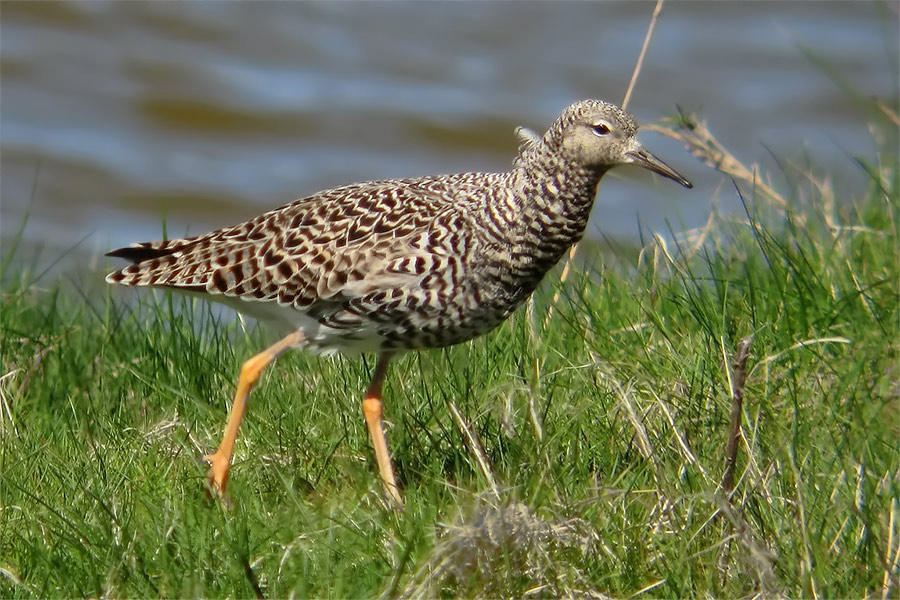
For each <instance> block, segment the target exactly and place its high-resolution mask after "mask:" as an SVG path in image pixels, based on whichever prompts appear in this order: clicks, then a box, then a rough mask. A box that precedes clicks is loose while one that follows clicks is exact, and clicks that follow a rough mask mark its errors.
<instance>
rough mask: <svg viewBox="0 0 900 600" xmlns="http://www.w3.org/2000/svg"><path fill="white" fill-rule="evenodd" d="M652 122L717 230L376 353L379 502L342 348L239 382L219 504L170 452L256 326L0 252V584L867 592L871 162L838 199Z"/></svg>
mask: <svg viewBox="0 0 900 600" xmlns="http://www.w3.org/2000/svg"><path fill="white" fill-rule="evenodd" d="M682 122H683V123H684V124H685V125H686V127H685V128H684V129H681V130H679V131H677V132H675V133H674V135H682V136H694V137H693V138H690V140H689V139H688V138H687V137H685V138H684V140H685V141H686V142H689V143H692V144H693V145H692V148H693V149H694V151H695V152H696V153H697V154H698V156H700V157H701V158H703V159H704V160H706V161H708V162H711V163H713V164H718V165H719V167H720V168H722V169H723V170H726V171H728V172H730V173H731V174H732V175H733V176H734V177H735V186H736V188H735V190H736V193H738V194H741V197H742V198H743V200H744V205H745V208H746V211H745V214H744V215H742V216H740V217H739V218H725V217H722V216H719V215H716V214H713V215H711V216H710V219H709V221H708V223H707V224H706V226H705V227H703V228H700V229H698V230H696V231H689V232H685V233H680V234H677V235H673V236H670V237H669V238H668V239H667V238H664V237H662V236H656V237H654V238H653V239H652V240H651V241H650V243H648V244H647V245H646V246H645V247H644V248H643V249H642V251H641V252H640V255H639V256H638V258H637V260H636V261H630V262H631V264H630V266H627V263H628V262H629V261H628V260H627V259H624V258H622V257H618V258H614V259H613V260H612V261H611V262H613V263H614V264H615V265H616V266H609V265H607V264H606V263H605V262H603V261H601V262H599V263H597V264H595V265H593V266H592V267H591V268H588V269H586V270H584V271H582V272H581V273H580V274H579V275H577V276H573V277H570V279H569V280H568V281H567V282H566V284H565V286H563V287H561V288H559V289H560V290H561V294H562V298H561V301H560V302H559V303H557V304H555V306H556V308H555V310H554V312H553V317H552V318H551V319H550V320H549V321H548V322H546V323H545V322H544V321H545V320H544V315H546V314H547V312H548V310H549V308H548V307H549V305H550V304H551V303H552V302H553V299H552V297H553V292H554V291H555V290H554V286H552V285H550V284H548V285H547V286H545V287H544V288H543V289H542V290H541V291H540V292H539V293H538V295H537V296H536V297H535V299H534V300H533V301H532V302H531V303H530V304H529V305H528V306H527V307H526V308H524V309H523V310H521V311H519V312H518V313H517V314H516V315H515V317H514V318H512V319H511V320H510V321H509V322H508V323H506V324H504V325H503V326H501V327H500V328H499V329H498V331H496V332H494V333H492V334H490V335H488V336H485V337H484V338H481V339H479V340H475V341H473V342H471V343H468V344H464V345H461V346H458V347H454V348H449V349H445V350H436V351H430V352H420V353H412V354H408V355H406V356H405V357H404V358H402V359H400V360H398V361H397V362H396V364H394V365H393V366H392V369H391V372H390V373H389V375H388V381H387V385H386V389H385V394H386V396H385V397H386V413H387V419H388V429H389V432H388V433H389V438H390V441H391V444H392V452H393V456H394V459H395V461H396V467H397V471H398V475H399V478H400V482H401V485H402V486H403V487H404V493H405V497H406V502H407V506H406V510H405V512H404V513H402V514H396V513H394V512H393V511H391V510H389V509H387V508H386V507H385V506H384V504H383V502H382V500H381V496H380V494H381V491H380V483H379V481H378V476H377V472H376V470H375V468H374V465H373V461H372V459H371V450H370V446H369V441H368V439H367V434H366V429H365V426H364V424H363V420H362V419H361V415H360V408H359V400H360V399H361V393H362V391H363V390H364V389H365V385H366V383H367V380H368V376H369V373H370V371H371V369H372V368H373V367H374V361H373V360H371V357H364V358H363V359H358V358H357V359H352V358H351V359H345V358H331V359H325V358H316V357H312V356H308V355H305V354H302V353H292V354H289V355H286V356H284V357H283V358H281V359H279V361H278V363H277V364H276V365H274V366H273V367H271V368H270V369H269V370H268V371H267V373H266V375H265V376H264V378H263V380H262V381H261V382H260V385H259V386H258V387H257V389H256V390H255V392H254V394H253V396H252V398H251V402H250V407H249V412H248V415H247V418H246V419H245V422H244V425H243V427H242V431H241V436H240V437H239V439H238V447H237V455H236V464H235V467H234V470H233V472H232V478H231V481H230V486H231V493H232V497H233V500H234V503H233V504H234V505H233V507H232V509H231V510H225V509H224V508H223V507H222V506H221V505H219V504H217V503H209V502H207V501H206V500H205V499H204V494H203V478H204V472H205V469H204V467H203V466H202V465H201V464H200V461H199V457H200V456H202V455H203V454H204V453H205V452H207V451H209V450H211V449H213V448H214V447H215V445H216V443H217V442H218V438H219V435H220V433H221V428H222V427H223V425H224V419H225V414H226V409H227V406H228V404H229V402H230V397H229V396H230V394H231V393H232V392H233V390H234V385H235V379H236V374H237V370H238V368H239V365H240V363H241V361H242V360H243V359H245V358H247V357H248V356H250V355H251V354H253V353H254V352H255V351H257V350H258V349H260V348H261V347H263V346H264V345H265V343H266V340H264V339H263V338H264V336H265V335H266V334H265V332H263V331H259V330H256V329H252V328H251V329H249V330H248V329H246V328H244V327H243V323H242V322H241V321H235V320H233V319H231V318H229V317H228V313H223V312H219V311H216V310H213V309H211V308H210V307H209V306H208V305H207V304H205V303H203V302H200V301H196V300H192V299H186V298H182V297H179V296H173V295H170V294H166V293H161V292H155V293H142V294H138V295H130V296H129V295H128V294H126V293H125V292H123V291H122V290H108V289H106V288H104V287H102V286H101V285H100V284H99V281H100V280H101V278H100V275H99V274H97V275H96V277H95V278H93V279H88V278H86V279H81V280H79V281H77V282H76V281H73V280H71V279H61V280H59V281H56V282H51V283H42V280H40V279H37V280H35V277H34V276H33V273H34V272H33V271H32V270H29V269H27V268H21V267H16V268H13V267H12V266H11V264H12V263H11V262H10V261H11V260H12V259H13V258H14V256H12V255H10V256H9V257H8V258H6V259H5V262H4V264H3V265H2V268H0V272H2V273H3V274H4V276H3V281H2V298H0V305H2V311H0V363H2V364H0V596H3V597H14V598H16V597H45V596H106V597H109V596H241V597H246V596H253V595H263V596H267V597H286V596H291V595H293V596H299V597H322V596H329V597H372V596H377V595H380V594H383V595H385V596H403V597H433V596H463V597H500V596H506V597H525V596H588V597H625V596H634V595H639V594H645V595H649V596H660V597H684V596H717V597H718V596H730V597H738V596H741V597H746V596H753V595H785V596H804V597H819V596H823V597H850V596H852V597H859V596H867V597H869V596H873V597H881V598H887V597H891V596H894V595H896V593H897V588H898V575H900V573H898V558H900V525H898V522H900V518H898V517H900V515H898V514H897V513H898V507H900V500H898V499H900V478H898V472H900V450H898V441H897V440H898V439H900V431H898V423H900V418H898V416H900V415H898V408H900V402H898V396H900V384H898V335H897V333H898V323H900V321H898V319H900V310H898V304H900V303H898V281H900V269H898V249H900V246H898V235H897V232H898V214H897V209H898V205H900V203H898V188H900V186H898V177H900V175H898V170H897V168H896V165H897V158H896V156H893V155H891V154H889V153H888V152H885V153H884V154H883V155H881V156H879V157H877V158H876V159H875V160H872V161H869V162H866V161H863V160H860V162H859V164H860V168H863V169H864V170H865V171H866V172H867V173H868V174H869V175H870V186H869V189H868V190H867V191H866V192H865V193H864V194H861V195H860V196H859V197H858V198H854V199H840V200H839V199H836V198H834V197H833V194H832V193H831V191H830V187H829V186H828V185H827V182H826V181H825V180H822V179H819V178H816V177H814V176H813V175H812V174H810V173H808V172H805V171H802V170H796V169H792V168H791V167H790V166H789V165H788V166H786V167H785V169H784V171H783V172H782V174H781V176H780V177H782V178H783V179H784V181H781V182H779V181H771V180H767V182H766V186H765V187H763V186H761V185H758V181H757V180H759V179H760V177H759V175H758V174H757V173H754V171H753V170H752V169H747V168H745V167H742V166H740V165H738V164H736V163H731V162H729V161H731V160H733V158H732V157H730V155H728V154H727V152H726V151H724V149H722V148H721V147H720V146H718V145H717V143H715V140H714V138H713V137H712V136H711V135H709V134H708V131H706V133H705V134H704V131H705V127H701V126H700V125H701V124H700V123H698V122H697V121H696V120H692V119H691V118H690V117H688V116H683V118H682ZM704 135H705V137H704ZM729 169H730V170H729ZM742 169H743V170H742ZM781 189H787V190H790V192H789V193H786V192H783V191H781ZM604 260H605V259H604ZM740 354H743V355H742V356H739V357H738V358H739V360H737V361H736V360H735V356H736V355H740ZM738 397H739V399H740V402H736V399H737V398H738ZM732 417H734V419H732ZM729 468H730V469H731V477H730V482H729V483H727V484H726V485H724V486H723V480H727V478H726V477H725V473H726V470H728V469H729Z"/></svg>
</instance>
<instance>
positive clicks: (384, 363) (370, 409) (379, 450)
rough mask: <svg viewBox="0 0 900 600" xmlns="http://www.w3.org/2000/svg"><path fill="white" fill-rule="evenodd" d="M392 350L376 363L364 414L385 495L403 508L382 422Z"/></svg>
mask: <svg viewBox="0 0 900 600" xmlns="http://www.w3.org/2000/svg"><path fill="white" fill-rule="evenodd" d="M391 356H393V354H392V353H391V352H382V353H381V355H380V356H379V357H378V362H377V363H376V365H375V372H374V373H373V374H372V382H371V383H370V384H369V389H368V391H366V397H365V399H364V400H363V403H362V408H363V416H364V417H365V418H366V425H367V426H368V428H369V435H370V436H371V437H372V446H373V447H374V448H375V460H376V462H377V463H378V472H379V473H380V474H381V483H382V484H383V485H384V495H385V496H386V497H387V500H388V503H389V504H391V505H392V507H393V508H395V509H397V510H401V509H402V508H403V498H402V497H401V496H400V488H398V487H397V479H396V478H395V477H394V468H393V466H391V453H390V452H389V451H388V445H387V438H386V437H385V435H384V427H383V425H382V422H381V415H382V406H383V405H382V402H381V389H382V387H383V383H384V376H385V374H386V373H387V368H388V363H389V362H390V361H391Z"/></svg>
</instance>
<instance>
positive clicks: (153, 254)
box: [106, 242, 184, 264]
mask: <svg viewBox="0 0 900 600" xmlns="http://www.w3.org/2000/svg"><path fill="white" fill-rule="evenodd" d="M169 244H170V242H141V243H139V244H132V245H131V246H126V247H125V248H119V249H117V250H112V251H111V252H107V253H106V256H112V257H114V258H124V259H125V260H127V261H131V262H132V263H135V264H137V263H141V262H144V261H145V260H153V259H154V258H162V257H164V256H169V255H170V254H174V253H175V252H177V251H178V250H181V249H183V248H184V244H172V245H169Z"/></svg>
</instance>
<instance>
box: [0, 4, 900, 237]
mask: <svg viewBox="0 0 900 600" xmlns="http://www.w3.org/2000/svg"><path fill="white" fill-rule="evenodd" d="M897 6H898V5H897V3H895V2H891V3H874V2H871V3H866V2H848V3H839V2H785V3H757V2H750V3H743V4H739V3H732V2H719V3H715V2H684V1H678V2H669V3H668V4H667V5H666V7H665V9H664V11H663V14H662V17H661V20H660V22H659V24H658V26H657V30H656V33H655V36H654V38H653V40H652V43H651V46H650V50H649V54H648V57H647V61H646V63H645V65H644V70H643V72H642V74H641V77H640V80H639V83H638V86H637V89H636V91H635V94H634V96H633V99H632V102H631V105H630V110H631V111H632V112H634V113H635V114H636V115H637V116H638V118H639V119H641V120H642V121H652V120H655V119H657V118H660V117H662V116H665V115H667V114H672V113H673V112H674V111H675V106H676V104H677V105H681V106H683V107H685V108H687V109H690V110H694V111H697V112H698V113H699V114H700V115H702V117H703V118H705V119H707V121H708V122H709V125H710V127H711V129H712V130H713V131H714V133H715V134H716V135H717V136H718V137H719V139H720V140H721V141H723V142H724V143H725V144H726V145H727V146H728V147H729V148H730V149H731V150H732V151H733V152H734V153H735V154H736V155H737V156H738V157H739V158H741V159H742V160H745V161H748V162H762V163H763V164H765V165H773V164H774V162H773V159H772V158H771V157H770V156H769V152H770V151H771V152H772V153H773V154H774V155H775V156H778V157H782V158H792V157H793V158H796V157H801V160H806V158H805V157H806V156H808V157H809V160H810V161H812V162H813V163H814V164H817V165H819V166H820V167H821V168H822V169H827V170H830V171H831V172H832V173H833V174H834V175H835V177H836V187H837V189H838V190H839V191H840V192H842V193H844V194H847V195H852V194H858V193H859V191H860V190H861V189H862V187H863V185H864V180H865V179H864V177H863V175H862V173H861V172H860V171H859V169H858V168H856V167H855V166H854V164H853V161H852V159H851V158H850V156H851V155H854V154H862V155H870V154H871V152H872V148H873V146H874V144H873V143H872V141H871V140H870V138H869V134H868V131H867V129H866V123H867V115H865V114H863V113H862V112H861V111H860V109H859V108H858V106H857V105H856V104H855V103H854V102H853V100H852V97H851V96H850V95H849V94H847V93H846V92H845V91H842V89H841V87H840V86H839V85H838V84H836V83H835V81H834V80H833V77H834V75H829V73H828V72H827V71H829V70H830V71H832V72H833V74H836V76H837V78H838V79H845V80H846V83H847V84H849V86H851V87H852V88H853V89H854V90H855V91H856V92H857V93H859V94H860V95H862V96H864V97H871V96H878V97H882V98H884V99H885V100H886V101H887V102H888V103H889V104H891V105H895V104H896V102H897V86H898V80H897V72H898V67H897V56H898V41H897V40H898V32H897ZM652 10H653V3H650V2H633V1H631V2H604V3H599V2H596V3H594V2H581V3H575V2H552V3H551V2H547V3H544V2H517V3H513V2H483V3H469V2H450V3H443V2H430V3H405V2H391V3H358V2H327V3H326V2H320V3H306V2H256V3H238V2H217V1H213V2H203V3H200V2H188V3H168V2H99V1H95V0H90V1H86V2H79V3H65V4H57V3H49V2H10V1H8V0H7V1H4V2H3V6H2V19H0V76H2V85H0V202H2V204H0V206H2V213H0V215H2V222H0V231H2V236H3V241H4V243H8V242H9V240H10V239H11V235H12V232H14V231H15V230H16V229H17V228H18V227H19V226H20V224H21V223H22V220H23V218H24V215H25V214H26V212H27V213H29V215H30V216H29V218H28V221H27V228H26V231H25V236H26V239H28V240H30V241H32V242H43V243H46V244H47V245H49V246H50V247H52V248H65V247H67V246H69V245H71V244H73V243H75V242H77V241H78V240H80V239H82V238H86V241H85V242H84V244H83V245H82V246H81V248H82V249H83V250H87V251H89V252H92V253H96V252H98V251H101V250H105V249H107V248H109V247H116V246H119V245H123V244H127V243H129V242H131V241H135V240H146V239H158V238H159V237H161V233H162V227H163V225H162V223H163V220H165V221H166V224H167V228H168V233H169V235H170V236H171V235H181V234H185V233H201V232H203V231H205V230H208V229H209V228H212V227H217V226H223V225H227V224H231V223H233V222H236V221H239V220H243V219H246V218H249V217H252V216H254V215H255V214H257V213H259V212H262V211H263V210H265V209H268V208H271V207H274V206H278V205H281V204H284V203H286V202H288V201H290V200H293V199H295V198H298V197H300V196H303V195H307V194H310V193H313V192H315V191H317V190H319V189H322V188H326V187H330V186H333V185H337V184H342V183H349V182H353V181H360V180H367V179H376V178H390V177H401V176H415V175H422V174H429V173H441V172H455V171H466V170H499V169H505V168H506V167H507V166H508V165H509V163H510V161H511V160H512V158H513V156H514V154H515V151H516V142H515V140H514V138H513V135H512V130H513V128H514V127H515V126H517V125H527V126H529V127H532V128H534V129H538V130H541V131H542V130H543V129H544V128H545V127H546V126H547V125H548V124H549V123H550V122H551V121H552V120H553V118H554V117H555V116H556V115H557V114H558V112H559V111H560V109H562V108H563V107H564V106H566V105H567V104H569V103H570V102H572V101H574V100H577V99H581V98H585V97H597V98H603V99H607V100H612V101H615V102H619V101H621V99H622V96H623V95H624V92H625V89H626V87H627V84H628V79H629V78H630V74H631V71H632V69H633V66H634V62H635V60H636V57H637V55H638V52H639V49H640V45H641V43H642V41H643V36H644V33H645V30H646V27H647V24H648V22H649V16H650V13H651V12H652ZM805 53H809V54H811V55H813V56H815V57H817V59H818V60H820V61H821V62H823V63H824V64H826V65H828V67H827V69H822V68H820V67H819V66H816V64H815V62H814V61H813V60H811V59H810V58H808V57H807V55H806V54H805ZM642 139H643V140H644V142H645V143H646V145H647V146H648V147H649V148H651V149H652V150H653V151H654V152H655V153H656V154H658V155H660V156H661V157H663V158H664V159H665V160H666V161H667V162H669V163H670V164H671V165H673V166H674V167H676V168H677V169H678V170H680V171H681V172H683V173H684V174H685V175H686V176H688V177H689V178H690V179H692V180H693V181H694V182H695V184H696V185H697V187H696V188H695V189H694V190H691V191H689V190H683V189H681V188H680V187H679V186H677V185H675V184H672V183H671V182H668V181H659V180H655V179H653V178H652V177H650V176H649V175H646V174H643V173H634V172H631V171H627V170H626V171H625V172H623V173H621V174H620V176H619V177H616V178H615V179H607V180H604V183H603V184H602V186H601V191H600V196H599V201H598V203H597V206H596V208H595V210H594V223H595V226H596V228H595V229H594V231H593V234H594V235H596V234H597V232H598V231H602V232H603V233H605V234H608V235H612V236H618V237H625V238H628V237H634V236H636V235H637V234H638V225H637V223H638V219H640V222H641V223H642V224H643V225H644V226H646V227H651V228H656V229H659V228H662V229H665V227H666V222H667V221H670V222H672V223H673V224H674V225H675V226H676V228H680V227H681V226H682V225H683V226H696V225H698V224H699V223H701V222H702V221H703V220H704V217H705V215H706V214H707V213H708V211H709V210H710V209H711V207H712V206H713V205H714V204H716V205H718V206H720V207H721V208H723V209H724V210H734V209H736V208H737V207H738V201H737V199H736V198H735V194H734V193H733V191H732V189H731V186H730V184H727V183H725V182H723V180H722V178H721V177H720V176H718V175H717V174H716V173H714V172H713V171H711V170H710V169H708V168H707V167H705V166H703V165H701V164H699V163H698V162H696V161H695V160H694V159H693V158H692V157H691V156H689V155H688V154H687V153H686V152H684V151H683V149H682V148H681V147H680V146H678V145H677V144H675V143H674V142H671V141H668V140H666V139H663V138H660V137H659V136H655V135H653V134H649V133H647V134H645V135H644V136H643V137H642ZM35 180H36V181H37V184H36V186H35V185H34V182H35ZM723 183H724V185H723Z"/></svg>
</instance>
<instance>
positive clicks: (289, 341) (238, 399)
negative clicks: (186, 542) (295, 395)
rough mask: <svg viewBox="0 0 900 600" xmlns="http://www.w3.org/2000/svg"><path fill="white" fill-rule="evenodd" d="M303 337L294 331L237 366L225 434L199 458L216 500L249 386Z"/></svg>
mask: <svg viewBox="0 0 900 600" xmlns="http://www.w3.org/2000/svg"><path fill="white" fill-rule="evenodd" d="M304 339H305V338H304V336H303V334H302V333H301V332H300V331H299V330H298V331H294V332H293V333H291V334H290V335H288V336H286V337H285V338H284V339H282V340H281V341H279V342H277V343H276V344H273V345H272V346H270V347H268V348H266V349H265V350H263V351H262V352H260V353H259V354H257V355H255V356H253V357H251V358H250V359H248V360H247V361H246V362H245V363H244V364H243V366H241V375H240V377H239V378H238V384H237V390H236V391H235V393H234V403H233V404H232V405H231V412H230V413H229V415H228V424H227V425H226V426H225V434H224V435H223V436H222V442H221V443H220V444H219V448H218V449H217V450H216V451H215V452H214V453H213V454H207V455H206V456H204V457H203V460H205V461H206V462H207V463H209V475H208V477H209V486H210V488H211V491H212V492H214V493H215V494H216V495H218V496H224V495H225V486H226V484H227V483H228V471H229V469H230V468H231V458H232V456H233V455H234V442H235V440H236V439H237V434H238V429H239V428H240V426H241V420H243V418H244V412H246V410H247V399H248V398H249V397H250V390H251V389H252V388H253V384H255V383H256V380H257V379H259V376H260V375H261V374H262V372H263V370H265V368H266V367H267V366H269V365H270V364H271V363H272V361H274V360H275V359H276V358H278V357H279V356H280V355H281V354H282V353H284V352H285V351H286V350H289V349H290V348H292V347H294V346H297V345H299V344H300V343H302V342H303V340H304Z"/></svg>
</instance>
